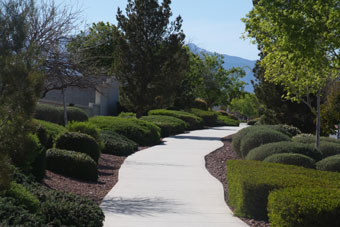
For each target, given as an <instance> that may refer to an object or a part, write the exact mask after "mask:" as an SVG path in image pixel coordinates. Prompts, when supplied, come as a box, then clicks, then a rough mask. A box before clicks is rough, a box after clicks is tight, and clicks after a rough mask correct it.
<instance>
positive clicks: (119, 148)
mask: <svg viewBox="0 0 340 227" xmlns="http://www.w3.org/2000/svg"><path fill="white" fill-rule="evenodd" d="M101 140H102V141H103V143H104V148H103V149H102V152H103V153H105V154H112V155H117V156H128V155H130V154H132V153H134V152H135V151H136V150H137V149H138V144H136V143H135V142H133V141H132V140H129V139H128V138H126V137H125V136H122V135H119V134H118V133H115V132H110V131H102V132H101Z"/></svg>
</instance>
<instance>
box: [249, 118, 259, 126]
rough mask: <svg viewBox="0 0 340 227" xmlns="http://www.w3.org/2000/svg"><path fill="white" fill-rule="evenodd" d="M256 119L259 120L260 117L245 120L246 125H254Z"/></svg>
mask: <svg viewBox="0 0 340 227" xmlns="http://www.w3.org/2000/svg"><path fill="white" fill-rule="evenodd" d="M258 120H260V119H259V118H256V119H252V120H249V121H248V122H247V125H255V124H256V122H257V121H258Z"/></svg>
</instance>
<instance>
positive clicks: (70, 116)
mask: <svg viewBox="0 0 340 227" xmlns="http://www.w3.org/2000/svg"><path fill="white" fill-rule="evenodd" d="M59 108H60V109H61V110H62V111H61V112H64V109H63V107H59ZM66 109H67V120H68V121H69V122H72V121H88V120H89V116H88V115H87V113H86V112H85V111H84V110H82V109H80V108H77V107H72V106H71V107H69V106H68V107H67V108H66Z"/></svg>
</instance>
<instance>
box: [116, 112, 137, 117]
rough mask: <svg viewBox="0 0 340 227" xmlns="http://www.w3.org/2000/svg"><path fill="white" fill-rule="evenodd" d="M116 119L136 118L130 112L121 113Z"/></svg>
mask: <svg viewBox="0 0 340 227" xmlns="http://www.w3.org/2000/svg"><path fill="white" fill-rule="evenodd" d="M118 117H121V118H136V114H135V113H132V112H121V113H120V114H119V115H118Z"/></svg>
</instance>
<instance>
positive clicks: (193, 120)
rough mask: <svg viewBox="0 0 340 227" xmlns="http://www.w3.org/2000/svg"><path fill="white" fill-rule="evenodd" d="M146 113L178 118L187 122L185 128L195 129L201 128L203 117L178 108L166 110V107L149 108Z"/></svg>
mask: <svg viewBox="0 0 340 227" xmlns="http://www.w3.org/2000/svg"><path fill="white" fill-rule="evenodd" d="M148 115H165V116H171V117H176V118H179V119H181V120H183V121H185V122H186V123H188V127H187V128H186V129H187V130H195V129H201V128H203V119H202V118H200V117H198V116H196V115H194V114H192V113H188V112H185V111H178V110H166V109H158V110H150V111H149V112H148Z"/></svg>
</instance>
